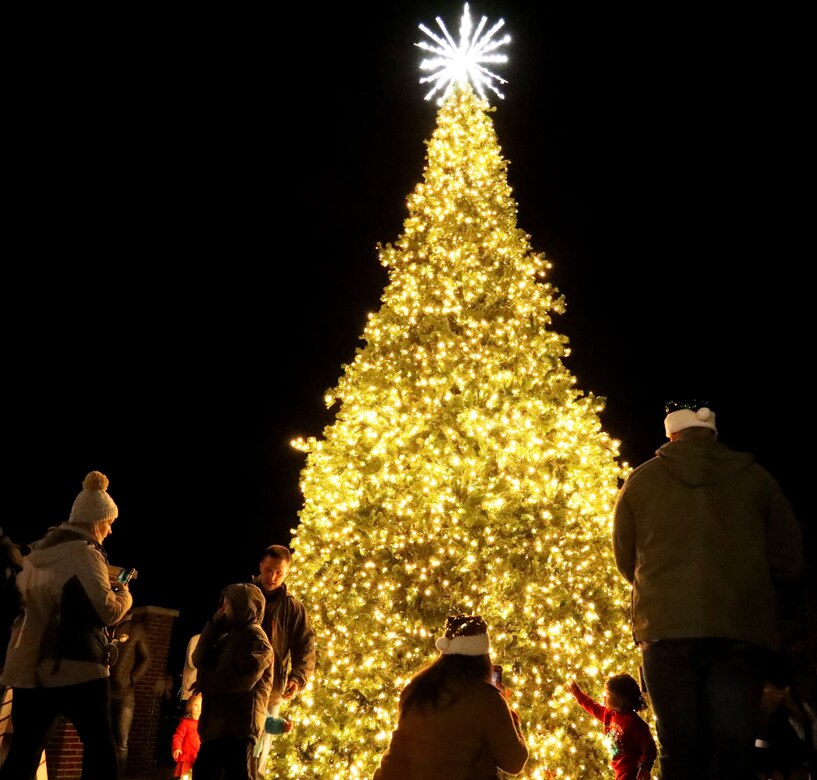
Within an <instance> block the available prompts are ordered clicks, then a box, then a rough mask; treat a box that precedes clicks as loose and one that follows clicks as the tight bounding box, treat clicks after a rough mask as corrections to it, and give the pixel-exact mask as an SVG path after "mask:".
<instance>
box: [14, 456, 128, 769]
mask: <svg viewBox="0 0 817 780" xmlns="http://www.w3.org/2000/svg"><path fill="white" fill-rule="evenodd" d="M118 516H119V509H118V508H117V506H116V504H115V503H114V501H113V499H112V498H111V497H110V496H109V495H108V478H107V477H106V476H105V475H104V474H102V473H101V472H99V471H91V472H90V473H88V474H87V475H86V477H85V479H84V480H83V483H82V490H81V491H80V493H79V495H77V497H76V499H75V500H74V504H73V506H72V508H71V514H70V515H69V517H68V521H67V522H65V523H62V524H61V525H59V526H57V527H55V528H51V529H50V530H49V531H48V532H47V534H46V535H45V537H44V538H43V539H41V540H40V541H38V542H34V543H33V544H32V545H31V550H30V552H29V553H28V555H26V556H25V558H24V559H23V568H22V570H21V571H20V574H19V575H18V578H17V582H18V584H19V586H20V591H21V593H22V596H23V602H24V615H23V618H22V619H20V620H18V621H16V623H15V624H14V628H13V630H12V635H11V641H10V642H9V646H8V654H7V656H6V665H5V667H4V669H3V675H2V682H3V683H4V684H6V685H10V686H11V687H12V689H13V696H12V706H11V722H12V729H13V732H14V733H13V736H12V738H11V747H10V749H9V753H8V755H7V756H6V760H5V762H4V763H3V766H2V767H0V778H1V779H2V780H29V778H34V777H35V776H36V774H37V768H38V766H39V763H40V756H41V755H42V752H43V749H44V748H45V745H46V742H47V739H48V735H49V732H50V731H51V727H52V725H53V724H54V722H55V721H56V719H57V717H58V716H60V715H63V716H65V718H67V719H68V720H69V721H71V722H72V723H73V724H74V726H75V727H76V730H77V733H78V734H79V735H80V739H81V740H82V746H83V752H82V777H83V778H88V779H89V780H90V778H102V777H104V778H106V780H107V779H108V778H109V779H110V780H119V778H120V772H119V764H118V762H117V760H116V747H115V743H114V737H113V730H112V728H111V706H110V705H111V695H110V684H109V683H110V681H109V671H108V664H107V662H106V660H107V658H106V655H107V647H108V639H107V636H106V634H105V627H106V626H111V625H113V624H115V623H118V622H119V621H120V620H121V619H122V618H123V617H124V616H125V614H126V613H127V611H128V610H129V609H130V608H131V605H132V604H133V599H132V597H131V594H130V591H129V590H128V588H127V586H123V587H121V588H118V589H114V588H112V587H111V582H110V578H109V575H108V561H107V556H106V554H105V550H104V549H103V547H102V543H103V542H104V541H105V539H106V538H107V537H108V536H109V535H110V534H111V533H112V526H113V523H114V521H115V520H116V519H117V517H118Z"/></svg>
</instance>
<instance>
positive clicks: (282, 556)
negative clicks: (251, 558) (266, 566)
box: [261, 544, 292, 563]
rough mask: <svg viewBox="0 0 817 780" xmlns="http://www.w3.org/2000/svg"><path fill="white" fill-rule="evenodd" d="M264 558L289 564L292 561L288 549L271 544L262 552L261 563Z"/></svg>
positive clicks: (280, 545)
mask: <svg viewBox="0 0 817 780" xmlns="http://www.w3.org/2000/svg"><path fill="white" fill-rule="evenodd" d="M264 558H275V559H276V560H279V561H286V562H287V563H289V562H290V561H291V560H292V553H291V552H290V551H289V547H284V545H283V544H271V545H270V546H269V547H267V549H266V550H264V554H263V555H262V556H261V560H262V561H263V560H264Z"/></svg>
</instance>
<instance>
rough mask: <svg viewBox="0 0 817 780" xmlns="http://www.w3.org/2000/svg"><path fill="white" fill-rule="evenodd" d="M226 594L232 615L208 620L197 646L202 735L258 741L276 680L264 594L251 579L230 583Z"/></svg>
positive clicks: (213, 737) (200, 727) (209, 737)
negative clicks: (264, 625) (265, 626)
mask: <svg viewBox="0 0 817 780" xmlns="http://www.w3.org/2000/svg"><path fill="white" fill-rule="evenodd" d="M222 596H224V598H226V599H227V600H228V601H229V602H230V605H231V606H232V609H233V617H232V620H230V621H227V620H225V619H221V620H218V621H213V620H212V619H211V620H208V621H207V624H206V625H205V626H204V628H203V629H202V632H201V636H200V637H199V641H198V644H197V645H196V649H195V650H194V651H193V664H194V665H195V667H196V670H197V674H196V686H197V688H198V690H199V691H201V694H202V697H201V716H200V717H199V735H200V736H201V738H202V741H204V740H208V739H220V738H223V737H237V738H240V739H245V738H251V739H254V740H257V739H258V738H259V737H260V736H261V735H262V734H263V732H264V722H265V720H266V715H267V700H268V699H269V694H270V686H271V684H272V657H273V654H272V645H270V642H269V639H267V635H266V634H265V633H264V629H262V628H261V618H262V617H263V615H264V596H263V594H262V593H261V590H260V588H257V587H256V586H255V585H251V584H250V583H244V582H242V583H236V584H234V585H228V586H227V587H226V588H225V589H224V590H223V591H222Z"/></svg>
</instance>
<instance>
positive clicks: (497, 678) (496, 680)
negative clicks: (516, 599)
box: [491, 664, 502, 686]
mask: <svg viewBox="0 0 817 780" xmlns="http://www.w3.org/2000/svg"><path fill="white" fill-rule="evenodd" d="M491 682H492V683H493V684H494V685H497V686H499V685H502V667H501V666H500V665H499V664H494V668H493V669H492V670H491Z"/></svg>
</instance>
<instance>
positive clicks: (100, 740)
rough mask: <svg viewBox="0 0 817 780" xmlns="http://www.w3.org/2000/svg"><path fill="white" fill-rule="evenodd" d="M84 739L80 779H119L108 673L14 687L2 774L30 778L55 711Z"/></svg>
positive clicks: (12, 779) (1, 778) (4, 779)
mask: <svg viewBox="0 0 817 780" xmlns="http://www.w3.org/2000/svg"><path fill="white" fill-rule="evenodd" d="M59 715H64V716H65V717H66V718H67V719H68V720H70V721H71V723H73V724H74V728H75V729H76V730H77V734H78V735H79V738H80V739H81V740H82V780H119V777H120V774H119V765H118V763H117V761H116V749H115V747H114V740H113V731H112V730H111V700H110V690H109V687H108V678H107V677H105V678H103V679H101V680H92V681H91V682H86V683H80V684H79V685H66V686H62V687H60V688H14V692H13V696H12V700H11V725H12V729H13V732H14V733H13V734H12V737H11V747H10V748H9V753H8V755H7V756H6V760H5V762H4V763H3V766H2V767H1V768H0V780H34V778H35V777H36V775H37V767H38V766H39V763H40V756H41V755H42V752H43V750H44V749H45V746H46V744H47V743H48V738H49V736H50V733H51V730H52V728H53V726H54V724H55V722H56V720H57V716H59Z"/></svg>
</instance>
